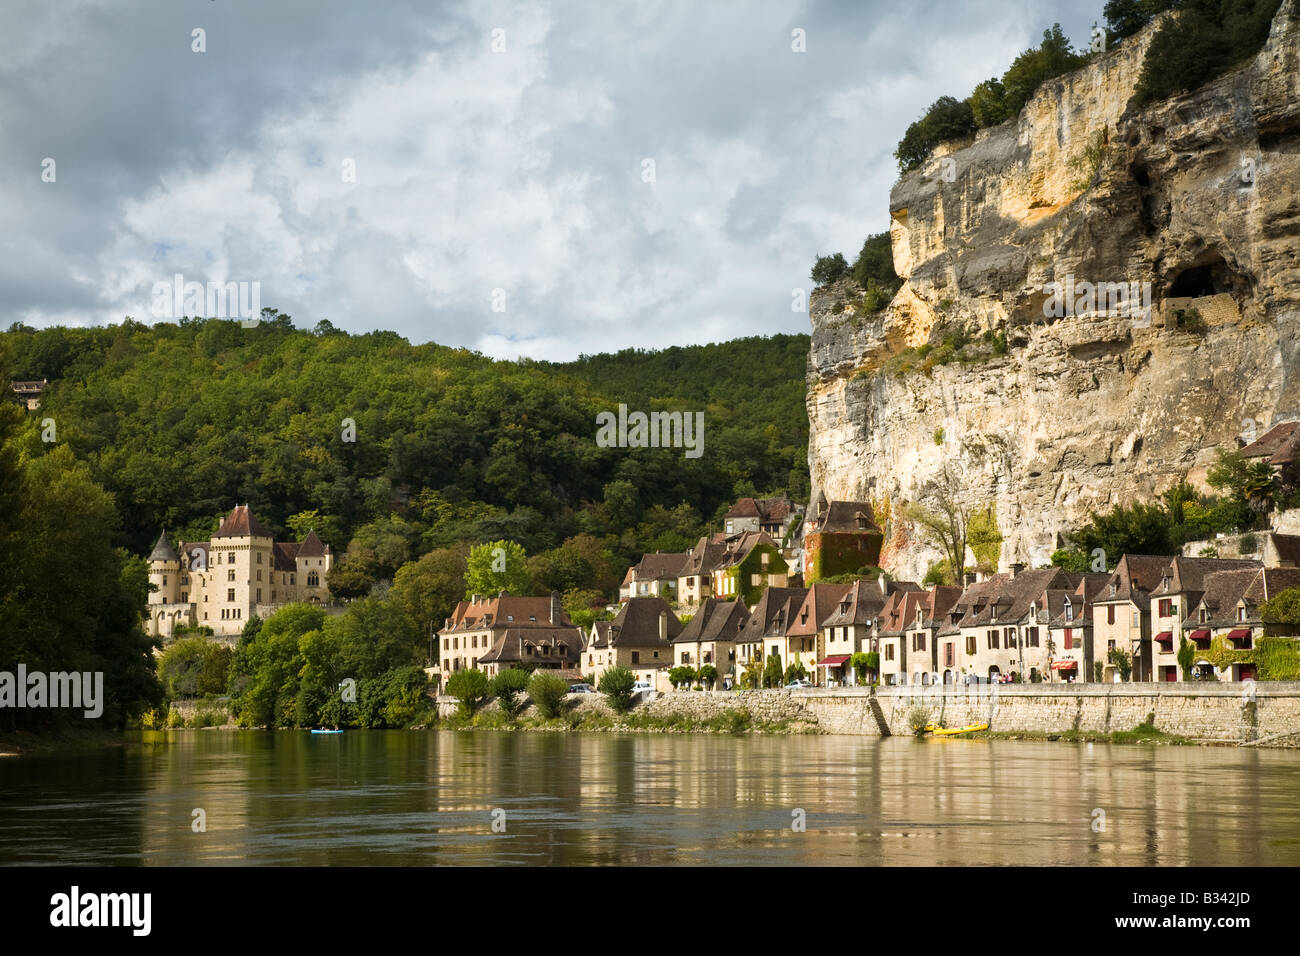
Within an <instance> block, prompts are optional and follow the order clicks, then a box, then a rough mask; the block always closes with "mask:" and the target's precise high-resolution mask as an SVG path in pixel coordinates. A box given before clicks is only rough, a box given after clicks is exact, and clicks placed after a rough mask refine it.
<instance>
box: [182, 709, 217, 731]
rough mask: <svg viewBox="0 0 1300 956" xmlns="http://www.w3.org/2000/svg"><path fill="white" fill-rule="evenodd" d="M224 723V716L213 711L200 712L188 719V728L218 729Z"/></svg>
mask: <svg viewBox="0 0 1300 956" xmlns="http://www.w3.org/2000/svg"><path fill="white" fill-rule="evenodd" d="M225 722H226V719H225V716H224V715H223V714H220V713H218V712H217V711H215V710H200V711H198V712H197V713H196V714H195V715H194V716H193V717H191V718H190V724H189V725H190V726H191V727H193V728H194V729H196V730H202V729H203V728H204V727H220V726H221V725H222V724H224V723H225Z"/></svg>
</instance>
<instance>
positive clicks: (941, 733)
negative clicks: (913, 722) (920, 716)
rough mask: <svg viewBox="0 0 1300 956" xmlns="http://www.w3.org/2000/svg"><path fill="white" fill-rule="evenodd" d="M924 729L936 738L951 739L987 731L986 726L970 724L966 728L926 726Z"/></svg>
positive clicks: (987, 726) (987, 727)
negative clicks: (958, 735) (960, 735)
mask: <svg viewBox="0 0 1300 956" xmlns="http://www.w3.org/2000/svg"><path fill="white" fill-rule="evenodd" d="M925 729H926V730H927V731H928V732H930V733H932V734H934V735H935V736H936V737H952V736H955V735H957V734H969V733H973V732H974V731H976V730H988V729H989V725H988V724H971V725H970V726H968V727H938V726H935V725H934V724H926V725H925Z"/></svg>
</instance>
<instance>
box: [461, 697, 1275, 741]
mask: <svg viewBox="0 0 1300 956" xmlns="http://www.w3.org/2000/svg"><path fill="white" fill-rule="evenodd" d="M455 706H456V703H455V701H454V699H452V698H447V697H441V698H439V699H438V710H439V713H440V714H441V715H443V716H449V715H450V714H451V713H453V712H454V709H455ZM488 706H489V707H492V706H495V705H494V704H489V705H488ZM577 706H579V707H580V708H583V709H586V708H592V709H597V710H606V709H607V705H606V704H605V702H604V698H603V697H599V696H596V695H591V696H588V697H583V698H579V699H578V701H577ZM740 708H744V709H746V710H748V711H749V712H750V714H751V715H752V716H753V717H754V718H755V719H757V720H765V721H788V722H790V723H792V724H796V725H806V726H810V727H816V728H817V729H820V730H821V731H823V732H825V733H829V734H852V735H858V736H871V737H879V736H911V735H912V733H913V731H912V726H911V722H912V716H913V711H914V710H917V709H920V710H921V711H924V713H925V716H926V717H927V718H928V719H930V720H934V721H936V722H938V723H940V724H942V725H943V726H946V727H964V726H968V725H972V724H982V723H987V724H988V725H989V729H990V730H991V731H995V732H1002V733H1034V734H1037V733H1045V734H1060V733H1066V732H1069V731H1079V732H1083V733H1097V734H1104V733H1111V732H1113V731H1117V730H1132V729H1133V728H1134V727H1137V726H1138V725H1139V724H1143V723H1145V722H1146V721H1147V719H1148V717H1149V718H1151V720H1152V722H1153V725H1154V726H1155V727H1156V729H1158V730H1161V731H1164V732H1165V733H1169V734H1176V735H1177V736H1180V737H1187V738H1191V739H1193V740H1199V741H1206V742H1218V743H1239V744H1247V743H1249V744H1255V743H1258V744H1260V745H1262V746H1277V747H1300V683H1297V682H1269V683H1263V682H1259V683H1253V684H1252V683H1245V684H1190V683H1174V684H1154V683H1153V684H1058V685H1051V686H1049V685H1041V684H1039V685H1032V684H1029V685H1026V684H971V685H960V686H952V685H948V686H943V685H933V686H928V687H924V686H923V687H877V688H874V689H873V688H865V687H844V688H819V687H811V688H802V689H790V690H787V689H780V690H735V691H673V692H671V693H668V694H659V695H658V696H657V697H656V698H655V699H653V700H650V701H645V702H642V703H640V704H638V709H640V710H643V711H644V712H646V713H651V714H656V715H659V716H671V715H681V716H685V717H693V718H696V719H707V718H709V717H716V716H719V715H721V714H723V713H725V712H726V711H728V710H736V709H740ZM530 711H531V708H528V709H526V710H525V713H528V712H530Z"/></svg>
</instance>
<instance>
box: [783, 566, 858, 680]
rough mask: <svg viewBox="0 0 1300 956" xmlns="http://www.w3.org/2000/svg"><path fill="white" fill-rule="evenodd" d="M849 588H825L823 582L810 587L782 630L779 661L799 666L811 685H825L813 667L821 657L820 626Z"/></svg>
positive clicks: (825, 584)
mask: <svg viewBox="0 0 1300 956" xmlns="http://www.w3.org/2000/svg"><path fill="white" fill-rule="evenodd" d="M851 588H852V585H851V584H827V583H826V582H825V581H821V582H818V583H816V584H813V585H811V586H810V587H809V588H808V593H807V594H805V595H804V599H803V603H801V604H800V605H799V607H798V609H797V610H796V611H795V613H794V618H793V619H792V620H791V621H790V624H789V626H788V627H787V628H786V631H785V655H784V658H783V659H784V660H786V661H788V662H789V663H790V664H794V663H799V664H802V665H803V669H804V671H805V672H807V674H808V678H809V679H810V680H811V681H812V682H813V683H814V684H818V685H822V684H825V682H826V681H825V675H824V673H823V672H822V669H821V668H819V667H818V666H817V662H818V660H820V659H821V656H822V654H821V636H822V626H823V625H824V624H825V622H826V620H827V619H828V618H829V617H830V616H831V615H832V614H834V613H835V611H836V610H837V609H838V608H839V605H840V602H841V601H842V600H843V599H844V597H845V596H846V595H847V594H848V593H849V591H850V589H851Z"/></svg>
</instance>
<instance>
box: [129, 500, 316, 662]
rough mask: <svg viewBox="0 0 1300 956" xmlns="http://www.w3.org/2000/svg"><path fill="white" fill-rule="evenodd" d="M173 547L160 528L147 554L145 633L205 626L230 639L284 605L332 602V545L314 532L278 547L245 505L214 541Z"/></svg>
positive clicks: (164, 634) (164, 633) (160, 633)
mask: <svg viewBox="0 0 1300 956" xmlns="http://www.w3.org/2000/svg"><path fill="white" fill-rule="evenodd" d="M178 544H179V547H174V546H173V545H172V543H171V541H170V540H168V538H167V531H166V529H164V530H163V532H162V534H161V535H159V536H158V543H157V544H155V545H154V548H153V553H151V554H150V555H149V583H150V584H151V585H153V588H152V589H151V591H150V594H149V622H148V631H149V633H150V634H155V635H158V636H161V637H170V636H171V635H172V634H173V633H174V632H175V630H176V628H177V627H180V626H188V627H195V626H200V627H202V626H206V627H210V628H212V631H213V634H214V635H215V636H216V637H218V638H222V637H224V638H228V639H234V638H237V637H238V636H239V634H240V632H241V631H243V629H244V625H245V624H247V623H248V621H249V619H250V618H251V617H252V616H253V615H254V614H256V615H257V616H258V617H261V618H266V617H267V616H269V615H270V614H273V613H274V612H275V611H276V609H277V608H279V607H280V606H282V605H285V604H290V603H293V602H299V601H301V602H307V603H316V604H323V603H325V602H327V601H328V600H329V588H328V586H327V583H326V576H327V575H328V573H329V570H330V568H331V567H332V566H333V564H334V555H333V554H331V552H330V548H329V545H327V544H322V543H321V540H320V538H318V537H316V532H315V531H309V532H308V533H307V537H306V538H305V539H303V541H301V542H298V543H295V542H291V541H275V540H273V538H272V535H271V532H270V531H268V530H267V529H266V527H264V526H263V525H262V523H261V522H260V521H258V520H257V518H256V517H254V515H253V513H252V511H250V510H249V508H248V506H247V505H239V506H237V507H236V508H235V509H234V510H233V511H232V512H230V514H229V515H227V516H226V519H225V520H224V521H222V522H221V527H220V528H218V529H217V532H216V534H214V535H213V536H212V540H211V541H181V542H178Z"/></svg>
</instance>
